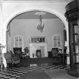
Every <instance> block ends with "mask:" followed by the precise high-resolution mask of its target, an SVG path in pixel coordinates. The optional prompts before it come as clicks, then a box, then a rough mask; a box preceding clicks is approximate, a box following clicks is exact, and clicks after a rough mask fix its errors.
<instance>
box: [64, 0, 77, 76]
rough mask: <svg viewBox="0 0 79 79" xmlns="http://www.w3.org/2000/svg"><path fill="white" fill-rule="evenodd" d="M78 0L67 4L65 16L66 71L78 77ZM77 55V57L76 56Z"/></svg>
mask: <svg viewBox="0 0 79 79" xmlns="http://www.w3.org/2000/svg"><path fill="white" fill-rule="evenodd" d="M78 3H79V0H74V1H72V2H70V3H69V4H67V6H66V13H65V16H66V18H67V21H68V25H69V53H70V70H68V73H69V74H71V75H73V76H77V77H79V60H78V58H79V51H78V50H79V4H78ZM77 57H78V58H77Z"/></svg>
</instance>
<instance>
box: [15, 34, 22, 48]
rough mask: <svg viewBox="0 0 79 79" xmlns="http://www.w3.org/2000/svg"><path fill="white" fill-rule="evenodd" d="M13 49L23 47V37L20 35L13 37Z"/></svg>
mask: <svg viewBox="0 0 79 79" xmlns="http://www.w3.org/2000/svg"><path fill="white" fill-rule="evenodd" d="M14 47H23V37H22V36H21V35H17V36H15V37H14Z"/></svg>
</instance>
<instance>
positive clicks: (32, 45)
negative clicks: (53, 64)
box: [30, 43, 48, 58]
mask: <svg viewBox="0 0 79 79" xmlns="http://www.w3.org/2000/svg"><path fill="white" fill-rule="evenodd" d="M36 50H41V57H48V53H47V44H46V43H30V58H37V56H36Z"/></svg>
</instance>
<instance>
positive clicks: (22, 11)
mask: <svg viewBox="0 0 79 79" xmlns="http://www.w3.org/2000/svg"><path fill="white" fill-rule="evenodd" d="M28 11H45V12H48V13H51V14H54V15H56V16H57V17H58V18H59V19H60V20H61V21H62V22H63V24H64V26H65V28H66V31H67V45H66V46H67V47H68V46H69V45H68V23H67V21H66V18H65V16H64V14H62V13H60V12H59V11H56V10H53V9H52V8H47V7H46V8H44V9H42V8H31V9H26V8H24V9H19V10H17V11H16V12H14V13H12V14H11V15H9V16H8V17H7V20H5V22H4V24H3V27H4V29H3V43H4V44H3V45H6V29H7V26H8V24H9V22H10V21H11V20H12V19H13V18H14V17H16V16H17V15H19V14H22V13H24V12H28ZM5 51H6V48H5V49H4V52H5ZM68 59H69V58H68ZM68 63H69V60H68Z"/></svg>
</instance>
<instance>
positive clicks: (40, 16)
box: [37, 15, 44, 32]
mask: <svg viewBox="0 0 79 79" xmlns="http://www.w3.org/2000/svg"><path fill="white" fill-rule="evenodd" d="M37 29H38V31H41V32H43V29H44V23H43V22H42V15H39V23H38V25H37Z"/></svg>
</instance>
